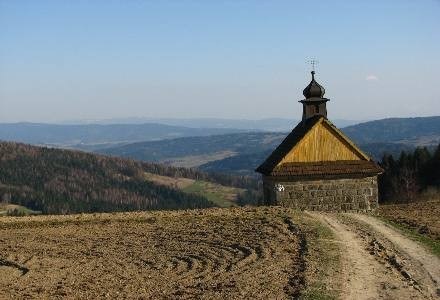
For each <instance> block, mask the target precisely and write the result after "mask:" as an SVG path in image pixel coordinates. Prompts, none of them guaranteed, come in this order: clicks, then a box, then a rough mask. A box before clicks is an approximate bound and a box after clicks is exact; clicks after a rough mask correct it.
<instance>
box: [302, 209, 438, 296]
mask: <svg viewBox="0 0 440 300" xmlns="http://www.w3.org/2000/svg"><path fill="white" fill-rule="evenodd" d="M309 214H310V215H311V216H313V217H315V218H316V219H318V220H320V221H321V222H323V223H324V224H327V225H328V226H329V227H330V228H331V229H332V230H333V232H334V234H335V237H336V238H337V240H338V241H339V242H341V247H340V251H341V252H342V255H341V257H342V262H341V263H342V274H341V278H340V279H339V280H342V281H343V282H344V284H343V286H342V288H343V289H342V291H341V298H342V299H437V297H440V289H439V288H440V286H439V284H440V281H439V278H438V276H439V272H440V260H439V259H438V257H436V256H434V255H432V254H430V253H429V252H428V251H427V250H425V249H424V248H423V247H422V246H420V245H418V244H417V243H415V242H413V241H411V240H409V239H408V238H406V237H405V236H403V235H402V234H400V233H399V232H397V231H396V230H394V229H392V228H390V227H389V226H387V225H386V224H384V223H383V222H381V221H380V220H378V219H376V218H374V217H372V216H368V215H362V214H323V213H309Z"/></svg>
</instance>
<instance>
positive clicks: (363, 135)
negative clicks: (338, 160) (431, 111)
mask: <svg viewBox="0 0 440 300" xmlns="http://www.w3.org/2000/svg"><path fill="white" fill-rule="evenodd" d="M343 131H344V133H345V134H347V135H348V136H349V137H350V138H352V139H353V140H354V141H356V142H357V143H358V144H368V143H381V142H383V143H385V142H386V143H401V144H411V145H416V146H420V145H437V144H438V143H439V142H440V116H437V117H421V118H390V119H383V120H376V121H370V122H365V123H361V124H357V125H353V126H348V127H345V128H343Z"/></svg>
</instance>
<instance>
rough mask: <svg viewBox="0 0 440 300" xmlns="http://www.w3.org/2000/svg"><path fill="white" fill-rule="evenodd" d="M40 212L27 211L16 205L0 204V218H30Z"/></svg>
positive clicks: (27, 209) (25, 208)
mask: <svg viewBox="0 0 440 300" xmlns="http://www.w3.org/2000/svg"><path fill="white" fill-rule="evenodd" d="M40 214H41V211H36V210H32V209H29V208H27V207H24V206H21V205H16V204H0V216H14V217H22V216H31V215H40Z"/></svg>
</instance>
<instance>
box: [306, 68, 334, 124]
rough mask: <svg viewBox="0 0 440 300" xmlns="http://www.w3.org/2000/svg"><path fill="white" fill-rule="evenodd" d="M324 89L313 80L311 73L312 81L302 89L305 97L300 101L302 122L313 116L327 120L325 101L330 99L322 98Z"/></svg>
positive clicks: (313, 75)
mask: <svg viewBox="0 0 440 300" xmlns="http://www.w3.org/2000/svg"><path fill="white" fill-rule="evenodd" d="M324 93H325V89H324V87H323V86H321V85H320V84H319V83H317V82H316V80H315V71H312V81H310V83H309V85H308V86H307V87H306V88H305V89H304V91H303V95H304V97H306V98H305V99H304V100H301V101H299V102H301V103H302V104H303V115H302V120H303V121H305V120H307V119H309V118H311V117H314V116H323V117H325V118H327V106H326V103H327V101H330V99H327V98H324Z"/></svg>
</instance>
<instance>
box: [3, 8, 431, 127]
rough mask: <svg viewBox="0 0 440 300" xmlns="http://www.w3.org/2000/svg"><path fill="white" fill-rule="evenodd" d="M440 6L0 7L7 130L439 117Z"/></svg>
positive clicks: (4, 118)
mask: <svg viewBox="0 0 440 300" xmlns="http://www.w3.org/2000/svg"><path fill="white" fill-rule="evenodd" d="M439 55H440V0H420V1H413V0H408V1H405V0H395V1H392V0H387V1H379V0H377V1H375V0H369V1H365V0H362V1H356V0H354V1H346V0H342V1H328V0H321V1H320V0H314V1H293V0H289V1H278V0H271V1H263V0H261V1H260V0H254V1H242V0H234V1H233V0H231V1H223V0H212V1H208V0H199V1H189V0H176V1H170V0H160V1H159V0H157V1H140V0H119V1H114V0H101V1H100V0H94V1H85V0H76V1H67V0H66V1H60V0H57V1H44V0H39V1H26V0H20V1H17V0H11V1H6V0H0V122H19V121H26V122H46V123H52V122H59V121H62V120H76V119H108V118H127V117H147V118H237V119H263V118H292V119H300V118H301V113H302V108H301V104H300V103H298V101H299V100H301V99H302V98H303V95H302V90H303V89H304V87H305V86H306V85H307V84H308V83H309V82H310V70H311V66H310V64H308V63H307V62H308V61H309V60H310V59H312V58H315V59H316V60H318V61H319V63H318V65H317V66H316V73H317V74H316V79H317V81H318V82H319V83H320V84H322V85H323V86H324V87H325V89H326V94H325V97H327V98H330V102H329V103H328V104H327V109H328V117H329V119H350V120H371V119H381V118H387V117H417V116H433V115H440V57H439Z"/></svg>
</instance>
